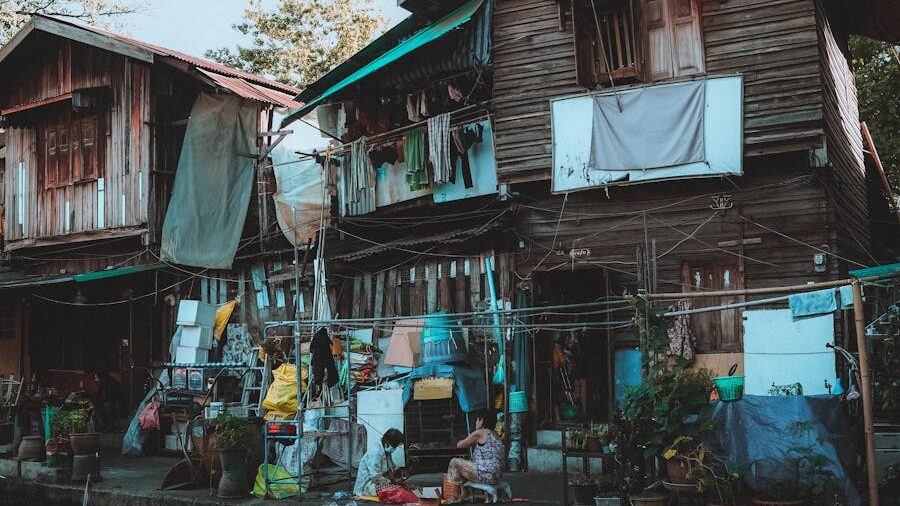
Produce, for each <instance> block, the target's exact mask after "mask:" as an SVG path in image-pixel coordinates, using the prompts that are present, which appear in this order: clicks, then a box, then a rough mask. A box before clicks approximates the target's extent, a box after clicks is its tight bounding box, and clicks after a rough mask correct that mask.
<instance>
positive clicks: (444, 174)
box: [428, 113, 454, 184]
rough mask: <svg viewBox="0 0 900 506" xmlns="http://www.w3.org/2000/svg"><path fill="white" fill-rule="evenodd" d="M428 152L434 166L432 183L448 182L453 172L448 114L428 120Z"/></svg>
mask: <svg viewBox="0 0 900 506" xmlns="http://www.w3.org/2000/svg"><path fill="white" fill-rule="evenodd" d="M428 152H429V156H430V158H431V164H432V165H433V166H434V182H435V183H436V184H442V183H446V182H449V181H450V178H451V173H452V172H454V171H453V166H452V165H453V164H452V163H451V161H450V113H444V114H439V115H437V116H435V117H433V118H429V119H428Z"/></svg>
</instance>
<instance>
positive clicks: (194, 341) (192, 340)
mask: <svg viewBox="0 0 900 506" xmlns="http://www.w3.org/2000/svg"><path fill="white" fill-rule="evenodd" d="M212 338H213V329H212V327H207V326H205V325H182V326H181V341H180V342H179V343H178V346H184V347H185V348H202V349H204V350H211V349H212Z"/></svg>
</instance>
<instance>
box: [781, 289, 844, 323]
mask: <svg viewBox="0 0 900 506" xmlns="http://www.w3.org/2000/svg"><path fill="white" fill-rule="evenodd" d="M834 294H835V290H834V288H829V289H827V290H817V291H815V292H805V293H797V294H794V295H791V296H790V297H788V304H789V305H790V307H791V315H792V316H793V317H794V318H801V317H804V316H814V315H819V314H827V313H833V312H835V311H836V310H837V299H835V296H834Z"/></svg>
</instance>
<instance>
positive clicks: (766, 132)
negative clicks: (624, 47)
mask: <svg viewBox="0 0 900 506" xmlns="http://www.w3.org/2000/svg"><path fill="white" fill-rule="evenodd" d="M567 4H568V2H557V1H556V0H497V8H496V10H495V14H494V107H495V111H496V114H495V122H496V127H495V128H496V132H497V163H498V172H499V176H500V180H501V181H509V182H521V181H528V180H535V179H547V178H549V176H550V167H551V130H550V104H549V100H550V99H551V98H553V97H559V96H564V95H567V94H573V93H578V92H580V91H583V89H582V88H579V87H578V85H577V84H576V73H575V53H574V38H573V37H574V36H573V30H572V23H571V21H570V20H569V14H568V13H566V14H565V28H564V30H560V24H559V5H567ZM701 12H702V20H701V25H702V33H703V38H704V53H705V59H706V71H707V72H708V73H710V74H732V73H738V72H740V73H742V74H743V76H744V129H745V155H747V156H757V155H766V154H772V153H779V152H787V151H797V150H806V149H808V148H818V147H822V146H823V145H824V126H823V121H822V106H823V104H822V98H821V91H822V85H821V78H820V72H819V49H818V44H819V41H818V37H817V33H816V17H815V5H814V0H775V1H772V0H729V1H727V2H722V1H720V0H704V1H703V2H702V5H701Z"/></svg>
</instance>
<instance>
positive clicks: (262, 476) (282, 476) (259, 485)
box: [253, 464, 302, 500]
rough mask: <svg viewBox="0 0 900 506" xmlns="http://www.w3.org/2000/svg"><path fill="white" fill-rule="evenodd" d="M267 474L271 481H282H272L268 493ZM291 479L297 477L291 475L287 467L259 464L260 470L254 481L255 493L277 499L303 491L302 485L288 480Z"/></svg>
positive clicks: (261, 496)
mask: <svg viewBox="0 0 900 506" xmlns="http://www.w3.org/2000/svg"><path fill="white" fill-rule="evenodd" d="M266 475H268V476H269V480H270V481H276V482H282V483H270V484H269V493H268V495H267V494H266ZM291 479H296V478H294V477H293V476H291V473H289V472H288V471H287V469H285V468H283V467H280V466H275V465H272V464H269V465H266V464H262V465H260V466H259V471H257V472H256V481H254V482H253V495H255V496H256V497H259V498H262V499H276V500H280V499H285V498H288V497H292V496H295V495H297V494H299V493H301V492H302V491H301V490H300V485H297V484H296V483H291V482H290V481H288V480H291Z"/></svg>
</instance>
